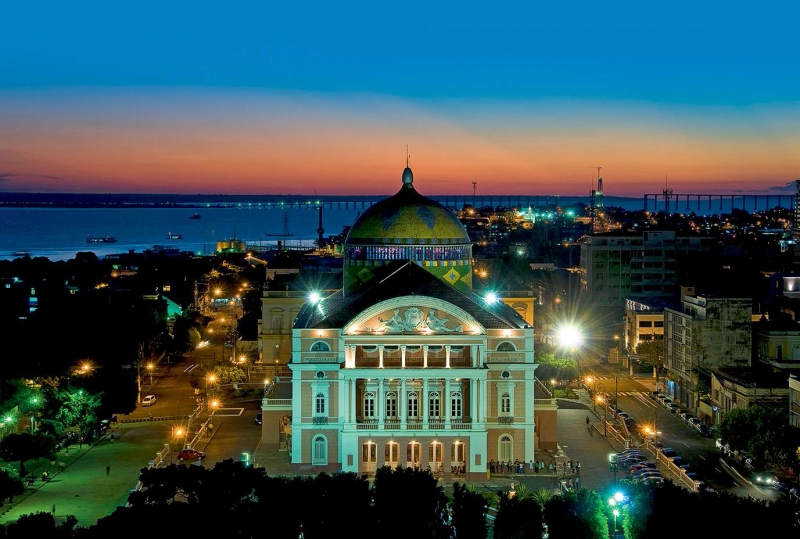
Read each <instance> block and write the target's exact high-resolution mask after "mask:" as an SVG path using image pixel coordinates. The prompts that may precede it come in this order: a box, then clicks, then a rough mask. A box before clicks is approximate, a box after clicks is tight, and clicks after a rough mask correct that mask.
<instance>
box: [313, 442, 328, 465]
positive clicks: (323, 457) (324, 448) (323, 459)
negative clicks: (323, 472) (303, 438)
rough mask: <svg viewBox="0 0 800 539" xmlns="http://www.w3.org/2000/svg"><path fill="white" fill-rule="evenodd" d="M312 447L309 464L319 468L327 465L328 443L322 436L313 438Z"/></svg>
mask: <svg viewBox="0 0 800 539" xmlns="http://www.w3.org/2000/svg"><path fill="white" fill-rule="evenodd" d="M311 446H312V448H313V449H312V453H313V454H312V456H311V464H313V465H316V466H320V465H325V464H328V441H327V440H326V439H325V437H324V436H322V435H319V436H315V437H314V441H313V442H312V444H311Z"/></svg>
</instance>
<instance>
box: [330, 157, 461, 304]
mask: <svg viewBox="0 0 800 539" xmlns="http://www.w3.org/2000/svg"><path fill="white" fill-rule="evenodd" d="M413 184H414V175H413V174H412V173H411V169H410V168H408V167H406V169H405V170H404V171H403V187H401V188H400V191H398V192H397V194H395V195H394V196H391V197H389V198H387V199H384V200H381V201H380V202H377V203H376V204H373V205H372V206H371V207H370V208H368V209H367V210H366V211H365V212H364V213H363V214H362V215H361V216H360V217H359V218H358V219H356V222H355V223H353V226H352V228H351V229H350V232H349V234H348V235H347V239H346V240H345V262H344V287H345V290H347V291H352V290H355V289H358V288H360V287H361V286H363V285H365V284H367V283H369V282H371V281H372V278H373V273H374V271H375V269H376V268H378V267H381V266H384V265H386V264H389V263H391V262H392V261H394V260H408V261H412V262H414V263H416V264H417V265H419V266H421V267H423V268H425V269H426V270H427V271H428V272H429V273H432V274H433V275H436V276H437V277H438V278H439V279H441V280H443V281H446V282H448V283H449V284H451V285H453V286H455V287H456V288H458V289H461V290H469V289H471V288H472V242H471V240H470V239H469V235H468V234H467V231H466V229H465V228H464V226H463V225H462V224H461V222H460V221H459V220H458V218H456V216H455V215H454V214H453V213H451V212H450V211H449V210H448V209H447V208H445V207H444V206H442V205H441V204H439V203H438V202H436V201H434V200H431V199H429V198H426V197H424V196H422V195H420V194H419V193H418V192H417V190H416V189H414V185H413Z"/></svg>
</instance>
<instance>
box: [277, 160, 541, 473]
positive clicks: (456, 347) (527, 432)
mask: <svg viewBox="0 0 800 539" xmlns="http://www.w3.org/2000/svg"><path fill="white" fill-rule="evenodd" d="M471 251H472V243H471V241H470V238H469V236H468V235H467V232H466V230H465V229H464V226H462V224H461V223H460V222H459V221H458V219H457V218H456V217H455V215H454V214H453V213H451V212H450V211H449V210H448V209H446V208H445V207H443V206H442V205H440V204H439V203H437V202H435V201H433V200H431V199H429V198H426V197H424V196H422V195H420V194H419V193H418V192H417V191H416V189H415V188H414V185H413V175H412V173H411V170H410V169H409V168H406V169H405V170H404V172H403V176H402V187H401V189H400V191H399V192H398V193H397V194H395V195H394V196H391V197H389V198H387V199H384V200H382V201H380V202H378V203H377V204H374V205H373V206H372V207H370V208H369V209H367V210H366V211H365V212H364V213H363V214H362V215H361V216H360V217H359V218H358V219H357V220H356V222H355V223H354V224H353V226H352V227H351V229H350V231H349V233H348V235H347V239H346V241H345V245H344V249H343V252H344V266H343V267H344V270H343V276H342V277H343V283H342V284H343V286H342V288H341V289H339V290H337V291H335V292H333V293H329V292H326V293H322V294H306V295H305V297H303V298H301V297H299V296H295V297H289V296H290V295H287V297H286V298H285V299H286V306H285V307H281V308H280V309H281V311H280V312H278V310H273V309H274V308H275V306H276V305H277V302H279V301H281V299H280V298H273V297H271V296H272V292H270V294H269V295H265V297H264V299H263V314H262V316H263V321H262V322H263V325H264V327H265V328H274V331H280V332H281V335H280V337H281V338H280V339H277V340H276V343H277V344H278V346H279V347H280V348H281V350H280V352H279V353H278V354H277V355H276V358H277V359H279V360H280V359H281V356H282V355H283V353H284V349H285V348H286V347H287V346H290V347H291V355H290V361H289V363H288V368H289V370H290V372H291V375H290V376H291V378H290V379H288V377H285V376H280V379H279V380H276V381H275V383H273V384H272V385H271V387H270V388H269V390H268V392H267V395H266V397H265V398H264V401H263V404H262V415H263V424H262V429H263V431H262V443H264V444H265V446H266V447H268V448H274V449H276V450H279V449H286V450H287V451H288V452H289V453H290V455H291V463H292V467H293V469H294V470H296V471H297V472H298V473H316V472H322V471H336V470H342V471H345V472H357V473H366V474H370V473H374V472H375V470H376V469H377V468H380V467H381V466H384V465H388V466H392V467H395V466H403V467H419V468H421V469H427V468H430V469H431V470H432V471H433V472H434V473H441V474H442V476H443V477H444V478H445V479H448V478H449V477H452V476H456V477H462V478H464V480H470V481H480V480H485V478H486V470H487V464H488V463H489V462H490V461H491V460H495V461H509V462H513V461H515V460H519V461H522V462H528V461H530V460H533V459H536V458H537V454H536V452H537V451H538V450H540V449H548V450H555V449H556V405H555V400H554V399H551V398H550V396H549V395H543V396H545V397H546V398H542V399H538V400H537V399H536V395H537V393H536V391H537V387H540V386H539V384H537V381H536V379H535V370H536V367H537V364H536V363H535V362H534V330H533V325H532V323H531V320H532V318H533V299H534V298H533V297H527V296H526V297H523V296H519V297H514V298H509V299H508V301H509V302H510V303H511V304H512V305H513V306H510V305H508V304H506V303H505V302H504V301H501V300H500V299H499V298H497V297H495V296H494V295H491V294H488V293H487V294H486V295H484V296H480V295H478V294H477V293H475V292H474V291H473V290H472V278H473V268H472V253H471ZM289 320H292V325H291V340H290V341H287V340H286V338H285V337H287V335H285V334H284V332H285V330H286V328H287V327H288V321H289ZM268 331H270V330H267V329H265V330H262V334H264V337H265V345H264V346H265V348H266V347H268V346H273V344H266V337H268V336H267V335H266V333H267V332H268ZM270 338H271V337H270ZM266 353H267V352H266V350H265V355H266ZM266 362H267V358H266V357H265V363H266Z"/></svg>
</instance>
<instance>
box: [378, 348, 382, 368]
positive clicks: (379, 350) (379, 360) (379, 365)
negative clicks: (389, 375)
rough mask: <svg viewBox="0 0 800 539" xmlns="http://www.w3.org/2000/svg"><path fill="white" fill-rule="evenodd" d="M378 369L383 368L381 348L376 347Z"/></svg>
mask: <svg viewBox="0 0 800 539" xmlns="http://www.w3.org/2000/svg"><path fill="white" fill-rule="evenodd" d="M378 368H379V369H382V368H383V346H379V347H378Z"/></svg>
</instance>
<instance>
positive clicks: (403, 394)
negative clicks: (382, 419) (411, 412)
mask: <svg viewBox="0 0 800 539" xmlns="http://www.w3.org/2000/svg"><path fill="white" fill-rule="evenodd" d="M407 413H408V392H407V391H406V379H405V378H402V379H401V380H400V398H398V399H397V417H398V418H399V419H400V426H401V427H402V428H406V414H407Z"/></svg>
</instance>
